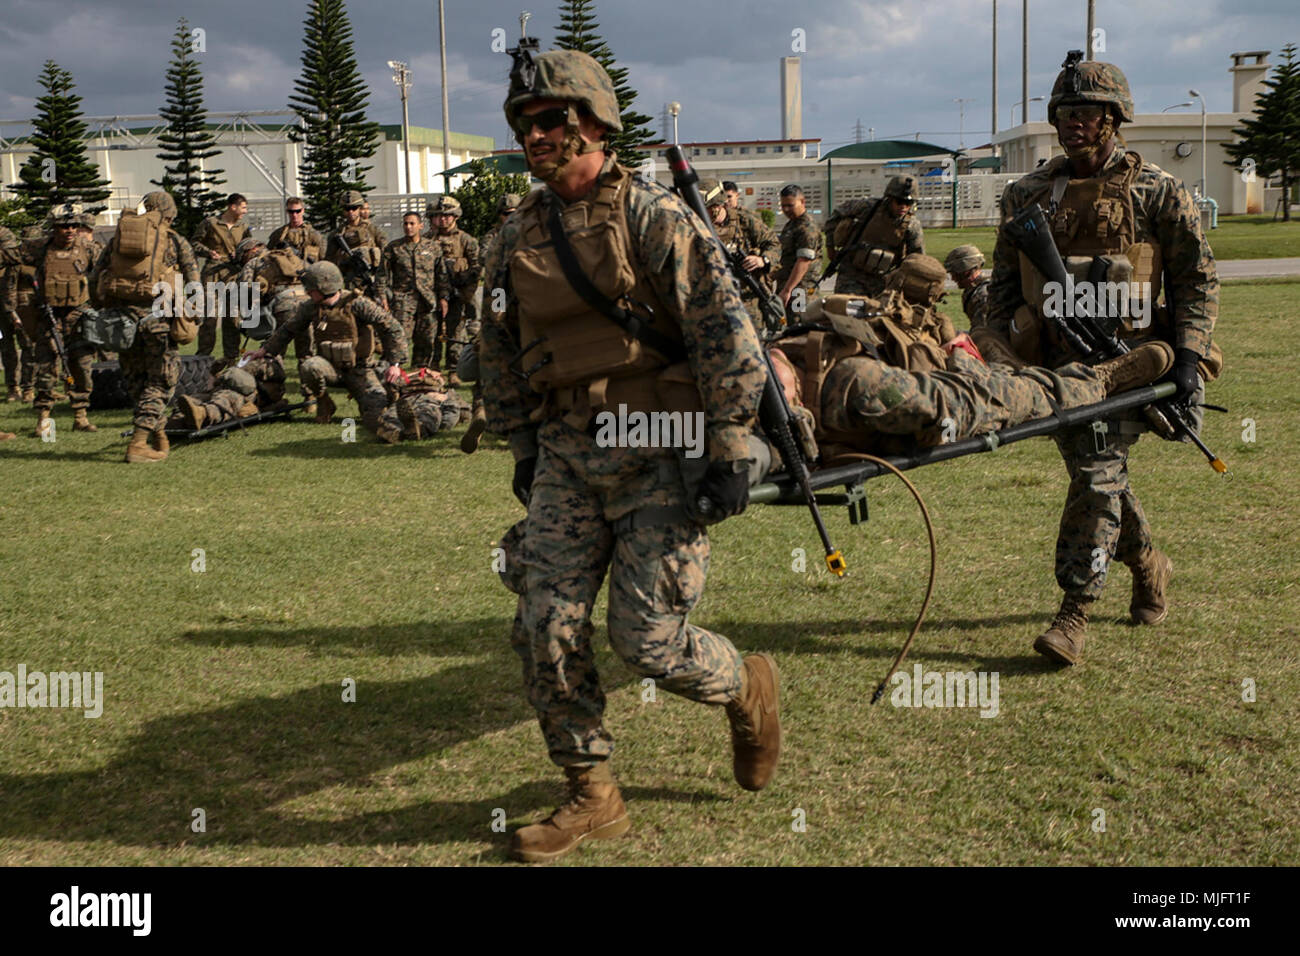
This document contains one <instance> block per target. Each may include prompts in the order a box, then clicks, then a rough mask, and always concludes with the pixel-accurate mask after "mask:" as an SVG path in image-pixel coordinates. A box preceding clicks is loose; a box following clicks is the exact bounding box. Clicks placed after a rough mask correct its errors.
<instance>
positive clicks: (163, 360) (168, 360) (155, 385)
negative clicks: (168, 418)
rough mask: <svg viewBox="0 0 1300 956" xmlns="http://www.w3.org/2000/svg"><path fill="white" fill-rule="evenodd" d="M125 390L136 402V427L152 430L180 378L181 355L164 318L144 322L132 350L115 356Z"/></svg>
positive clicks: (156, 425) (159, 420)
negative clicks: (124, 382) (119, 366)
mask: <svg viewBox="0 0 1300 956" xmlns="http://www.w3.org/2000/svg"><path fill="white" fill-rule="evenodd" d="M118 358H119V361H120V362H121V364H122V376H123V377H124V378H125V379H126V387H127V390H128V391H129V392H130V393H131V397H132V398H134V399H135V416H134V422H135V426H136V427H137V428H146V429H148V430H149V431H155V430H157V429H158V428H161V427H162V425H163V409H165V408H166V407H167V403H168V402H170V401H171V398H172V393H173V392H174V391H175V390H176V382H177V381H178V380H179V379H180V376H181V356H180V353H179V352H177V351H176V346H175V345H174V344H173V343H172V338H171V335H170V333H169V330H168V325H167V320H166V319H152V318H148V319H145V320H144V321H142V322H141V323H140V326H139V328H137V329H136V332H135V341H134V342H132V343H131V347H130V348H129V349H127V350H126V351H125V352H122V353H120V354H119V356H118Z"/></svg>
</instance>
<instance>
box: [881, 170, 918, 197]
mask: <svg viewBox="0 0 1300 956" xmlns="http://www.w3.org/2000/svg"><path fill="white" fill-rule="evenodd" d="M915 190H916V180H915V179H913V178H912V177H911V176H893V177H891V178H890V180H889V184H888V185H887V186H886V187H885V195H886V196H887V197H892V198H894V199H897V200H899V201H901V202H911V203H914V202H916V192H915Z"/></svg>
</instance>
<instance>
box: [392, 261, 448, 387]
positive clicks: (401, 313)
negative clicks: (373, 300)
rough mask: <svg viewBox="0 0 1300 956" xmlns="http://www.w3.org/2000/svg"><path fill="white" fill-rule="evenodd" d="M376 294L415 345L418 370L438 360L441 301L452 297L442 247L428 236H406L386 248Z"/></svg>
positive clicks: (413, 360) (412, 359) (412, 351)
mask: <svg viewBox="0 0 1300 956" xmlns="http://www.w3.org/2000/svg"><path fill="white" fill-rule="evenodd" d="M376 295H377V296H378V297H379V298H380V299H383V300H386V301H387V302H388V308H389V311H390V312H392V313H393V316H394V317H395V318H396V319H397V321H399V322H400V323H402V331H403V332H404V333H405V334H406V338H407V340H408V341H409V342H410V343H411V361H412V363H413V364H414V365H415V366H416V367H417V368H418V367H421V366H425V365H428V364H429V363H430V362H431V361H433V360H434V354H435V353H434V349H435V345H434V341H435V340H436V338H437V335H438V325H439V323H440V322H441V320H442V307H441V305H440V303H439V300H442V299H448V298H450V295H451V282H450V279H449V278H448V275H447V264H446V262H444V261H443V258H442V247H441V246H440V245H439V244H438V243H437V242H433V241H432V240H430V239H429V238H428V237H427V236H421V237H419V238H418V239H414V240H412V239H410V238H408V237H407V236H402V238H401V239H398V240H396V241H394V242H390V243H389V244H388V245H387V246H386V247H385V248H384V254H383V260H382V266H381V268H380V271H379V279H378V282H377V283H376Z"/></svg>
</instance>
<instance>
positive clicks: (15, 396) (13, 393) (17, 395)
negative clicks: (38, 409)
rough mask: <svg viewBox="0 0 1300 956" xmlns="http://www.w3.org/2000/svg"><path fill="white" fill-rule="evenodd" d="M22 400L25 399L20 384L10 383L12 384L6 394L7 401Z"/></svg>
mask: <svg viewBox="0 0 1300 956" xmlns="http://www.w3.org/2000/svg"><path fill="white" fill-rule="evenodd" d="M22 400H23V393H22V392H20V391H19V390H18V386H17V385H10V386H9V394H8V395H6V396H5V401H6V402H21V401H22Z"/></svg>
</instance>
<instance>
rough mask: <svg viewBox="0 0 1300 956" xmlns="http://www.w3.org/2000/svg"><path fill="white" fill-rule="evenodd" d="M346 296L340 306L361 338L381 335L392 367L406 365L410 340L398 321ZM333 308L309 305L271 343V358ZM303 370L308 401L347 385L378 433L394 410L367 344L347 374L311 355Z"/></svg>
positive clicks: (363, 299) (360, 298)
mask: <svg viewBox="0 0 1300 956" xmlns="http://www.w3.org/2000/svg"><path fill="white" fill-rule="evenodd" d="M340 294H341V295H342V296H346V297H348V298H347V299H343V300H340V303H341V304H344V305H346V306H347V308H348V309H350V312H351V316H352V320H353V321H354V322H355V323H356V326H357V330H358V331H359V332H360V331H363V330H366V329H368V330H370V334H372V335H373V334H376V333H377V334H378V336H379V338H380V341H381V342H382V343H383V354H384V358H385V360H386V361H387V362H388V363H389V364H390V365H402V364H404V363H405V362H406V358H407V355H406V339H405V338H404V337H403V335H402V327H401V325H399V324H398V322H397V320H396V319H394V318H393V317H392V316H391V315H389V314H388V313H387V312H386V311H384V310H383V309H381V308H380V307H379V306H378V305H377V304H376V303H375V302H372V301H371V300H370V299H367V298H366V297H365V296H362V295H355V296H353V295H352V293H349V292H346V291H345V292H342V293H340ZM328 308H329V307H328V306H325V305H317V304H316V303H315V302H312V301H311V300H308V301H306V302H304V303H303V304H302V305H301V306H299V307H298V310H297V311H296V312H295V313H294V314H293V315H292V316H290V317H289V319H288V321H286V322H285V323H284V324H283V325H281V326H279V327H278V328H277V329H276V330H275V332H274V333H272V335H271V337H270V338H269V339H267V340H266V344H265V345H264V346H263V348H264V350H265V351H266V353H267V354H268V355H283V354H284V350H285V349H286V348H287V347H288V345H289V343H290V342H291V341H293V340H294V338H295V336H298V335H300V334H301V333H302V332H303V331H304V330H305V329H306V328H307V327H308V326H309V325H310V324H311V323H312V322H314V321H316V319H317V318H318V317H319V316H320V315H321V314H322V311H323V310H325V309H328ZM367 341H368V340H367V339H366V338H365V337H363V338H362V339H361V343H366V342H367ZM318 344H319V342H318ZM298 369H299V374H300V376H301V377H302V386H303V392H304V393H305V394H306V395H307V396H308V398H312V399H320V398H321V397H322V396H324V395H325V390H326V388H328V387H329V386H330V385H342V386H343V387H344V388H345V389H346V390H347V392H348V394H349V395H351V396H352V398H353V399H354V400H355V401H356V403H357V407H358V408H359V409H360V410H361V421H362V424H364V425H365V426H366V428H368V429H370V430H371V431H372V432H373V431H377V430H378V428H379V425H380V417H381V416H382V415H383V412H384V408H385V407H386V406H387V405H388V396H387V394H386V393H385V391H384V386H383V383H382V382H380V380H379V375H378V373H377V371H376V365H375V360H374V355H373V351H372V350H371V349H370V348H368V347H366V345H365V344H358V346H357V348H356V351H355V361H354V362H352V363H350V364H347V365H345V366H344V367H342V368H338V367H336V366H335V365H333V364H331V363H330V362H329V361H328V360H327V359H326V358H325V357H324V356H323V355H311V356H309V357H307V358H305V359H303V360H302V361H301V363H300V364H299V366H298Z"/></svg>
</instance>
